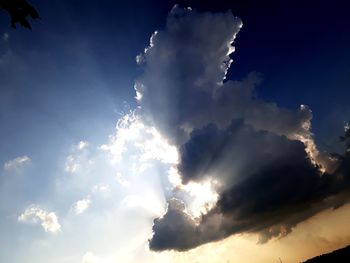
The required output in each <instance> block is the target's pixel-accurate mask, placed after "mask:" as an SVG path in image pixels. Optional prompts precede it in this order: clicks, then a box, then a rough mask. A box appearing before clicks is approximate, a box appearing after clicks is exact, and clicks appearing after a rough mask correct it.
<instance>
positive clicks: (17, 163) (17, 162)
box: [4, 155, 31, 170]
mask: <svg viewBox="0 0 350 263" xmlns="http://www.w3.org/2000/svg"><path fill="white" fill-rule="evenodd" d="M30 161H31V160H30V158H29V157H28V156H27V155H23V156H19V157H17V158H15V159H12V160H10V161H7V162H5V164H4V169H5V170H15V169H18V168H20V167H22V166H23V165H25V164H28V163H29V162H30Z"/></svg>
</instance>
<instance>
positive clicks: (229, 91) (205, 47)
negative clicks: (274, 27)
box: [135, 7, 349, 251]
mask: <svg viewBox="0 0 350 263" xmlns="http://www.w3.org/2000/svg"><path fill="white" fill-rule="evenodd" d="M241 26H242V22H241V20H240V19H239V18H236V17H234V16H233V15H232V13H231V12H225V13H208V12H207V13H199V12H197V11H195V10H191V9H188V8H187V9H181V8H179V7H174V8H173V10H172V11H171V12H170V14H169V16H168V19H167V24H166V27H165V29H164V30H161V31H157V32H156V33H155V34H153V36H152V38H151V43H150V46H149V47H148V48H146V50H145V52H144V53H143V54H141V55H139V56H138V57H137V61H138V63H139V64H140V65H142V66H143V70H144V73H143V74H142V75H141V76H140V77H139V78H138V79H137V81H136V84H135V89H136V92H137V98H138V102H139V105H140V106H141V114H143V117H144V119H145V120H146V121H149V122H150V123H151V124H152V125H154V126H155V127H156V128H157V129H158V130H159V131H160V132H161V133H162V134H163V135H164V136H165V137H166V138H167V139H168V140H169V141H170V142H172V143H174V144H175V145H176V146H177V147H178V149H179V153H180V163H179V165H178V169H179V172H180V175H181V179H182V182H183V183H184V184H187V183H188V182H193V181H195V182H202V181H203V180H206V179H207V178H210V179H215V180H217V181H218V182H219V185H218V186H216V188H215V190H216V191H217V193H218V195H219V199H218V201H217V203H216V205H215V206H214V207H213V208H212V209H211V210H210V211H208V213H207V214H205V215H202V216H201V217H200V218H198V219H194V218H193V217H192V216H191V215H190V214H188V213H187V212H186V206H185V204H184V203H183V202H182V201H181V200H178V199H172V200H170V201H169V204H168V210H167V212H166V214H165V215H164V216H163V217H161V218H158V219H155V221H154V226H153V231H154V235H153V237H152V239H151V240H150V248H151V249H153V250H158V251H159V250H165V249H175V250H188V249H191V248H194V247H196V246H198V245H201V244H204V243H207V242H211V241H215V240H220V239H223V238H225V237H227V236H229V235H232V234H235V233H242V232H254V233H260V236H261V239H260V242H265V241H267V240H269V239H270V238H271V237H280V236H284V235H286V234H288V233H289V232H290V231H291V229H292V228H293V227H294V226H295V225H296V224H297V223H299V222H301V221H303V220H305V219H307V218H308V217H310V216H312V215H314V214H315V213H317V212H319V211H321V210H323V209H326V208H329V207H337V206H339V205H341V204H343V203H344V202H347V201H348V197H349V195H348V192H347V191H348V189H349V175H348V173H347V171H349V169H348V166H347V162H348V159H349V158H348V157H346V156H347V155H348V153H347V154H345V155H344V156H338V158H337V159H338V168H337V170H335V171H334V172H333V171H332V173H330V172H329V170H330V169H327V168H328V167H327V165H328V164H329V163H332V162H335V161H332V160H331V159H330V157H329V155H327V154H324V153H322V154H320V153H319V152H318V151H317V148H316V146H315V144H314V142H313V137H312V134H311V132H310V124H311V118H312V114H311V111H310V110H309V109H308V107H307V106H304V105H302V106H301V107H300V108H299V109H297V110H295V111H292V110H289V109H284V108H281V107H278V106H277V105H276V104H275V103H270V102H266V101H264V100H262V99H260V98H258V97H257V96H256V95H255V90H256V86H257V85H258V84H259V83H260V81H261V76H260V74H258V73H254V72H253V73H250V74H248V75H247V77H246V78H244V79H242V80H240V81H232V80H228V81H224V80H225V77H226V72H227V70H228V68H229V67H230V64H231V62H232V60H231V54H232V52H233V51H234V48H233V47H232V43H233V41H234V39H235V37H236V34H237V33H238V32H239V30H240V28H241ZM315 163H318V164H320V165H322V168H324V169H325V170H326V171H327V173H322V172H321V170H320V167H319V166H317V165H315ZM332 170H334V169H332Z"/></svg>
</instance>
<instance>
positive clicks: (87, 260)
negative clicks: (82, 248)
mask: <svg viewBox="0 0 350 263" xmlns="http://www.w3.org/2000/svg"><path fill="white" fill-rule="evenodd" d="M81 262H82V263H98V262H101V261H100V260H99V258H98V257H96V256H95V255H94V254H93V253H92V252H86V253H85V255H84V256H83V258H82V260H81Z"/></svg>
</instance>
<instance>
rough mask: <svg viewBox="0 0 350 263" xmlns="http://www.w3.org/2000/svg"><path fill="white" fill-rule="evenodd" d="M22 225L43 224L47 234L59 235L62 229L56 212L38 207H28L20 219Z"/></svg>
mask: <svg viewBox="0 0 350 263" xmlns="http://www.w3.org/2000/svg"><path fill="white" fill-rule="evenodd" d="M18 221H19V222H21V223H31V224H41V226H42V227H43V228H44V230H45V232H49V233H57V232H58V231H60V229H61V225H60V224H59V223H58V218H57V216H56V214H55V213H54V212H47V211H45V210H43V209H41V208H39V207H37V206H31V207H28V208H27V209H26V210H25V211H24V212H23V213H22V214H21V215H20V216H19V217H18Z"/></svg>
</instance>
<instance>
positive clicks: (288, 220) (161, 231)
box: [150, 121, 350, 251]
mask: <svg viewBox="0 0 350 263" xmlns="http://www.w3.org/2000/svg"><path fill="white" fill-rule="evenodd" d="M244 126H245V125H243V124H242V122H241V121H239V122H235V123H234V124H233V125H232V126H231V127H230V128H229V129H227V130H225V131H220V130H218V129H217V128H216V127H215V125H212V124H211V125H209V126H207V127H205V128H204V129H203V130H201V131H194V132H193V133H192V135H191V139H190V140H189V141H188V142H187V143H186V144H185V145H184V147H183V148H182V152H181V156H182V163H181V165H180V166H181V169H180V170H181V171H182V176H183V177H182V178H183V179H184V178H186V177H189V178H186V179H185V180H198V177H200V176H202V175H203V174H205V173H206V171H207V170H210V166H211V165H215V166H216V165H217V163H218V162H219V163H220V162H223V161H222V160H223V159H226V158H227V157H228V158H227V163H226V164H225V172H223V173H219V175H218V178H219V179H220V176H223V174H230V173H231V177H230V176H227V175H226V178H225V179H224V181H225V186H224V187H223V189H224V190H222V191H220V198H219V200H218V202H217V204H216V206H215V207H214V208H213V209H212V210H211V211H209V213H208V214H205V215H202V217H201V218H199V219H193V218H192V217H191V216H189V215H188V214H187V213H186V210H185V206H184V205H183V204H182V205H174V204H173V203H180V201H174V200H172V201H171V205H169V207H168V210H167V212H166V214H165V215H164V216H163V217H162V218H159V219H156V220H155V221H154V227H153V231H154V236H153V238H152V240H151V241H150V247H151V249H153V250H165V249H175V250H179V251H184V250H188V249H191V248H194V247H196V246H198V245H201V244H204V243H207V242H211V241H216V240H220V239H223V238H225V237H227V236H230V235H232V234H237V233H244V232H248V233H250V232H254V233H259V234H260V240H259V242H261V243H263V242H266V241H268V240H269V239H271V238H273V237H283V236H285V235H287V234H288V233H290V232H291V230H292V228H293V227H294V226H295V225H296V224H298V223H300V222H301V221H303V220H305V219H307V218H309V217H310V216H312V215H314V214H316V213H317V212H320V211H322V210H324V209H327V208H336V207H339V206H341V205H343V204H344V203H346V202H348V201H349V199H350V193H349V189H350V153H349V152H347V153H345V154H344V155H343V156H341V157H339V158H340V159H341V161H340V163H339V167H338V169H337V170H336V171H335V172H334V173H333V174H328V173H324V174H321V172H320V171H319V169H318V167H315V166H314V165H313V164H312V163H311V162H310V160H309V158H308V155H307V153H306V152H305V146H304V144H303V143H301V142H299V141H292V140H289V139H287V138H286V137H284V136H279V135H274V134H271V133H269V132H261V131H254V130H252V129H251V128H250V127H244ZM243 130H244V133H246V134H249V136H251V138H252V139H253V140H254V143H255V146H256V149H258V150H257V151H256V152H257V153H256V156H251V158H248V159H249V163H246V164H247V167H245V169H244V170H243V171H240V172H239V173H238V176H237V175H234V174H233V173H234V171H235V170H236V167H235V165H236V161H235V160H239V159H241V158H240V157H239V153H241V154H242V155H247V152H248V153H249V150H248V151H243V149H242V148H241V149H240V150H239V151H238V152H237V153H233V152H235V149H234V148H235V143H236V142H237V140H236V139H237V138H239V137H240V135H241V134H243V132H242V131H243ZM245 142H246V143H248V144H249V141H245ZM248 147H249V146H248ZM277 149H278V150H277ZM184 151H186V153H185V154H184ZM222 152H226V153H225V155H226V156H225V157H224V158H223V157H221V156H220V155H221V154H222ZM227 152H229V153H227ZM251 153H252V152H251ZM231 154H232V155H231ZM236 154H237V155H236ZM248 159H247V160H246V161H247V162H248ZM256 164H257V167H256ZM249 166H250V168H251V169H249ZM214 170H216V171H217V169H214ZM252 171H253V172H252ZM221 179H222V178H221ZM230 179H231V181H230Z"/></svg>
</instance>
